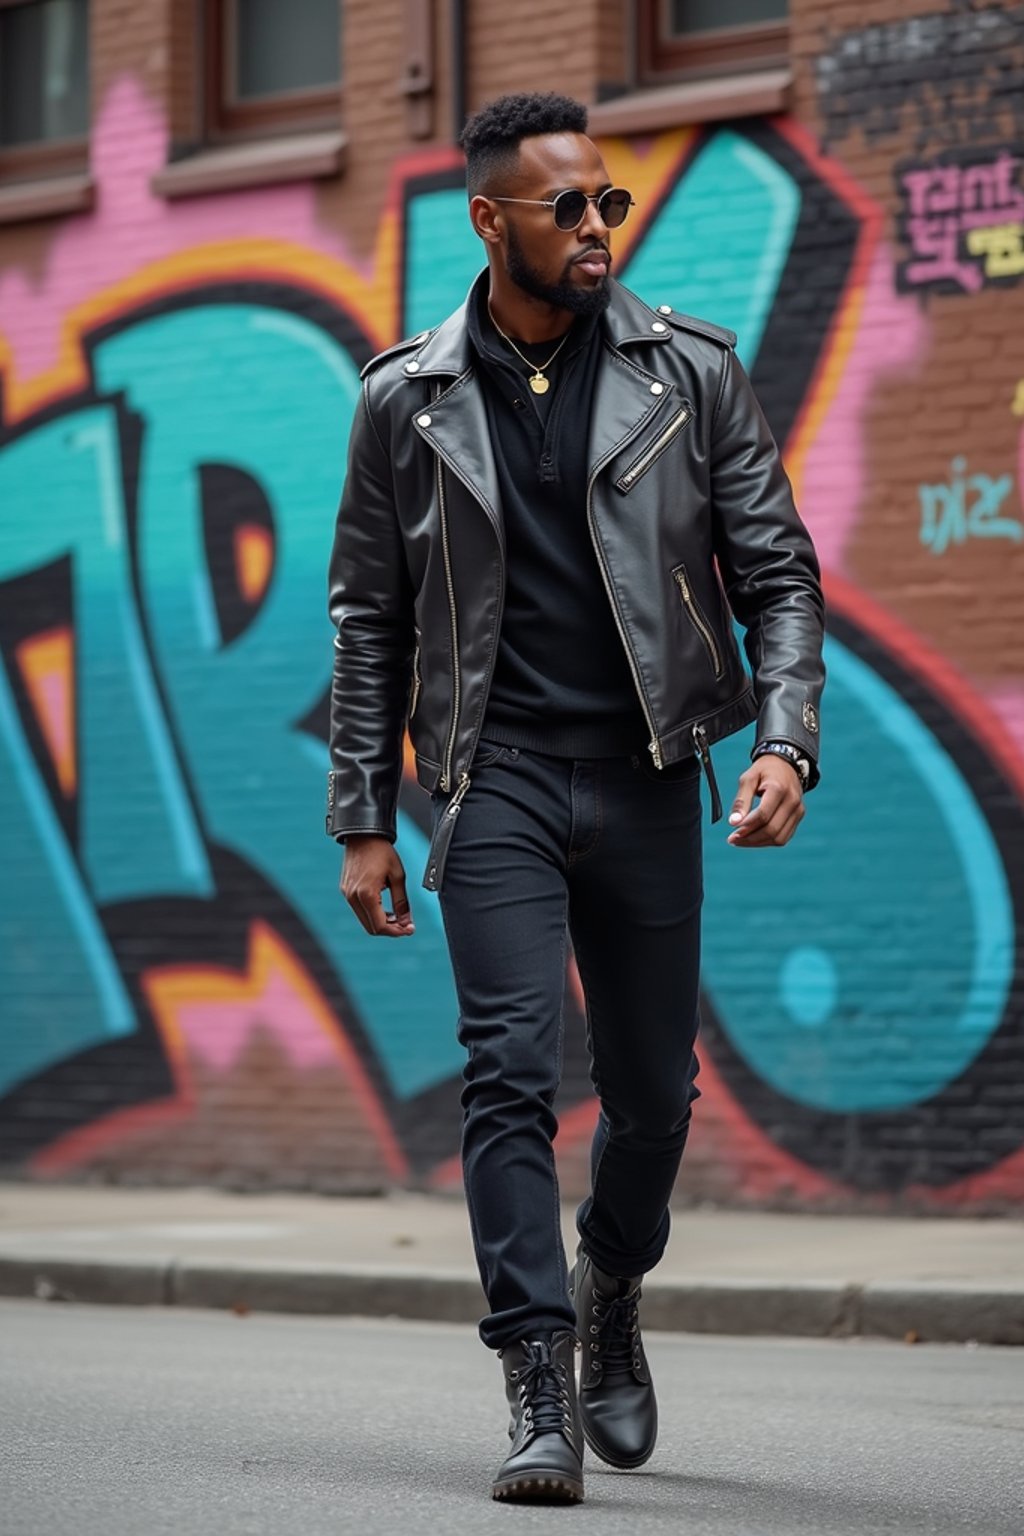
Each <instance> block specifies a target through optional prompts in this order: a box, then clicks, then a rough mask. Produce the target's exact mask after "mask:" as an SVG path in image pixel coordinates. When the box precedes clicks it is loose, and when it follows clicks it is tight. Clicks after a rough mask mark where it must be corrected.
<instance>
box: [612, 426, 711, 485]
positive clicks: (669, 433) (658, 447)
mask: <svg viewBox="0 0 1024 1536" xmlns="http://www.w3.org/2000/svg"><path fill="white" fill-rule="evenodd" d="M692 415H693V412H692V411H691V410H690V407H689V406H688V405H684V406H683V407H682V409H681V410H679V411H677V412H676V414H675V415H674V416H673V418H672V420H671V421H670V422H669V423H668V425H667V426H666V428H665V430H664V431H663V432H662V433H661V434H660V435H659V436H658V437H656V438H655V439H654V442H653V443H652V444H651V446H650V447H649V448H648V449H647V450H646V451H645V452H644V453H642V454H641V455H640V457H639V458H638V459H636V460H635V461H634V462H633V463H632V464H631V465H630V466H629V468H628V469H627V470H626V472H625V474H623V475H620V476H619V478H618V480H617V481H616V482H615V483H616V485H617V486H618V488H619V490H620V491H631V490H632V489H633V486H634V485H635V484H636V482H637V481H638V480H639V479H640V477H641V475H645V474H646V473H647V471H648V470H649V469H650V467H651V465H652V464H653V463H654V461H655V459H657V458H658V457H659V456H660V455H661V454H662V453H663V452H664V451H665V449H666V448H667V447H668V445H669V443H670V442H671V441H672V439H673V438H674V437H675V435H676V433H677V432H681V431H682V429H683V427H685V426H686V423H687V422H688V421H689V419H690V417H691V416H692Z"/></svg>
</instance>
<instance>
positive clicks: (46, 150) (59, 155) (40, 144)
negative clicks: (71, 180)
mask: <svg viewBox="0 0 1024 1536" xmlns="http://www.w3.org/2000/svg"><path fill="white" fill-rule="evenodd" d="M27 3H38V0H0V10H13V9H14V8H15V6H18V5H25V4H27ZM87 14H88V20H89V22H90V23H91V21H92V6H91V4H89V5H87ZM89 35H90V36H91V26H90V28H89ZM90 63H91V49H90V48H89V47H88V45H87V48H86V61H85V67H86V74H87V75H88V74H89V67H90ZM90 85H91V82H90ZM89 96H90V100H89V114H90V122H91V116H92V99H91V98H92V92H91V89H90V93H89ZM88 168H89V132H88V130H86V132H85V133H84V134H77V135H76V136H75V137H73V138H67V139H34V140H32V142H31V143H28V144H4V143H2V142H0V182H3V183H4V184H6V183H8V182H19V181H45V180H48V179H50V178H51V177H55V176H70V175H74V174H76V173H77V172H80V171H87V170H88Z"/></svg>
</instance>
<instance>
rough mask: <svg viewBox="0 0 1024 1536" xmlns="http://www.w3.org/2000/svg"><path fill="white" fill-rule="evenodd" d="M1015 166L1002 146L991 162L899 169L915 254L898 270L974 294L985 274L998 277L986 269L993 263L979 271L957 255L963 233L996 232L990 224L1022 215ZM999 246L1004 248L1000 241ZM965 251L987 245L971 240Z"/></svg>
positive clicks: (918, 281)
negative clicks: (944, 282) (907, 169)
mask: <svg viewBox="0 0 1024 1536" xmlns="http://www.w3.org/2000/svg"><path fill="white" fill-rule="evenodd" d="M1019 165H1020V161H1019V160H1018V159H1017V157H1016V156H1015V155H1010V154H1007V153H1006V151H1005V150H1004V151H1002V152H1001V153H1000V154H998V155H997V156H996V157H995V159H994V160H986V161H981V162H979V163H977V164H974V165H965V166H959V165H931V166H922V167H919V168H918V169H915V170H909V171H904V172H903V175H902V177H901V180H902V183H903V194H904V197H905V198H906V202H907V222H906V238H907V243H908V245H909V246H910V249H911V251H912V253H913V257H914V259H913V260H911V261H908V262H906V263H905V264H904V265H903V268H902V276H903V279H904V281H905V282H906V283H907V284H908V285H910V286H913V287H917V286H920V285H924V284H927V283H934V282H938V281H940V280H941V279H943V278H946V279H950V280H951V281H953V282H955V283H959V285H960V287H961V288H963V289H964V290H965V291H966V292H967V293H977V291H978V290H979V288H981V287H982V285H983V283H984V281H985V278H986V277H987V276H991V275H996V274H993V273H991V272H990V271H989V267H990V265H991V262H987V263H986V265H985V268H984V269H982V267H980V266H979V265H978V264H977V262H976V261H970V260H964V259H963V258H962V257H961V254H960V252H961V247H962V244H963V237H964V236H965V235H966V234H967V233H968V231H971V230H975V231H979V232H980V231H986V232H988V234H989V235H998V233H999V231H998V230H996V229H994V228H993V226H998V225H1004V226H1005V225H1006V224H1008V223H1013V222H1014V221H1018V220H1021V219H1024V191H1021V189H1020V187H1019V186H1017V185H1016V182H1015V173H1016V169H1017V167H1018V166H1019ZM1005 238H1006V237H1005V235H1004V237H1003V242H1004V243H1005ZM1017 243H1018V245H1019V238H1018V242H1017ZM997 246H998V249H999V250H1001V249H1002V246H1001V245H999V243H998V241H997ZM1010 246H1011V248H1012V240H1011V242H1010ZM968 249H969V250H970V251H971V252H972V254H974V255H975V256H977V255H985V254H986V253H987V251H988V250H989V244H988V243H987V242H986V241H985V240H980V241H978V240H976V241H974V242H970V241H969V242H968ZM997 254H998V251H997ZM1009 259H1010V258H1009V256H1006V257H1004V260H1009Z"/></svg>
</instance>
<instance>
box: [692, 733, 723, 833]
mask: <svg viewBox="0 0 1024 1536" xmlns="http://www.w3.org/2000/svg"><path fill="white" fill-rule="evenodd" d="M693 745H694V750H695V751H696V753H697V756H698V757H699V758H700V763H701V767H702V768H703V769H704V773H705V775H706V776H707V781H708V790H709V792H710V794H711V820H712V822H716V821H721V819H722V797H721V795H720V794H719V792H718V780H717V779H716V778H715V767H714V764H713V763H712V761H711V749H710V747H709V746H708V733H707V731H706V730H705V729H704V727H703V726H702V725H695V726H694V727H693Z"/></svg>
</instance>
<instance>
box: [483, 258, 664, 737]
mask: <svg viewBox="0 0 1024 1536" xmlns="http://www.w3.org/2000/svg"><path fill="white" fill-rule="evenodd" d="M478 294H479V299H478V303H477V305H476V306H474V305H471V306H470V316H469V332H470V338H471V340H472V342H473V345H474V348H475V350H476V352H477V355H478V357H479V360H480V378H481V383H482V387H483V393H484V399H485V402H486V408H487V419H488V423H489V426H490V435H491V444H492V448H493V451H494V459H495V465H496V467H497V472H498V484H499V487H500V492H501V506H502V512H503V515H504V525H505V544H506V558H507V576H506V587H505V613H504V619H503V621H502V626H501V634H500V637H499V642H498V654H497V658H496V661H495V668H494V679H493V682H492V686H491V694H490V701H489V704H488V709H487V716H486V719H485V721H484V727H483V736H484V737H485V738H486V739H487V740H490V741H498V742H503V743H505V744H506V745H508V746H519V747H525V748H528V749H532V750H534V751H537V752H547V753H550V754H552V755H553V756H556V757H612V756H618V755H619V754H625V753H630V752H637V751H642V750H644V749H645V746H646V741H647V735H648V732H647V729H646V725H645V722H644V717H643V713H642V711H641V708H640V704H639V700H638V698H637V693H636V688H635V686H634V684H633V678H632V674H631V672H630V669H629V663H628V661H627V659H626V654H625V651H624V649H623V644H622V641H621V639H620V638H619V633H618V629H617V627H616V624H615V620H614V617H613V614H612V609H611V604H610V600H609V597H608V594H607V592H606V591H605V587H604V581H603V579H602V576H601V571H600V568H599V566H598V563H597V555H596V554H595V551H594V546H593V544H592V542H591V538H590V532H589V530H588V527H587V436H588V429H589V425H590V405H591V400H592V398H593V392H594V385H595V382H596V378H597V368H598V360H599V357H600V353H601V346H602V340H601V332H600V324H599V322H598V320H597V319H596V318H589V317H588V318H583V317H577V318H576V320H574V322H573V325H572V329H571V331H570V333H569V337H568V340H567V341H566V342H565V345H564V346H563V347H562V349H561V351H560V352H559V354H558V357H557V359H556V360H555V362H554V363H553V364H552V366H551V367H550V368H547V369H545V373H546V375H547V377H548V379H550V381H551V388H550V390H549V391H548V393H547V394H544V395H537V394H534V393H533V391H532V390H531V389H530V388H529V385H528V382H527V381H528V378H529V373H528V370H527V368H526V366H525V364H524V363H522V362H521V361H520V359H519V358H518V357H516V355H515V353H514V352H513V351H512V349H511V348H510V347H509V346H508V345H507V344H506V343H505V342H504V341H503V340H502V339H501V337H500V336H499V334H498V332H497V331H496V330H495V328H494V326H493V323H492V322H491V319H490V316H489V315H488V313H487V304H486V284H481V285H480V288H479V289H478ZM513 339H514V340H515V343H516V346H517V347H518V348H519V350H520V351H521V352H522V353H523V354H524V356H526V357H528V358H529V360H530V362H531V363H532V364H533V365H534V366H537V365H543V364H544V363H546V362H547V360H548V358H549V357H550V356H551V354H552V353H553V352H554V350H555V347H556V346H557V345H558V343H557V342H544V343H543V344H542V345H540V346H530V345H527V344H525V343H523V342H521V341H519V339H518V337H516V338H513Z"/></svg>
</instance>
